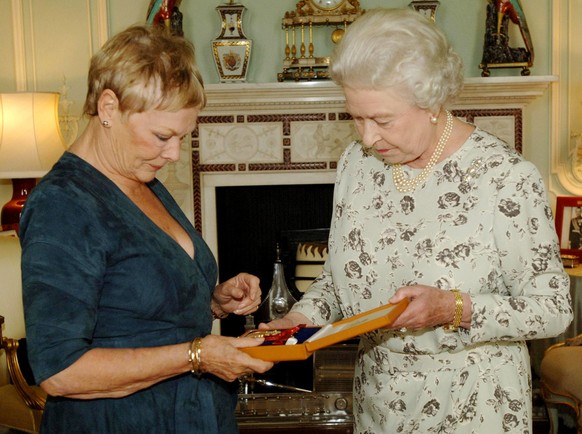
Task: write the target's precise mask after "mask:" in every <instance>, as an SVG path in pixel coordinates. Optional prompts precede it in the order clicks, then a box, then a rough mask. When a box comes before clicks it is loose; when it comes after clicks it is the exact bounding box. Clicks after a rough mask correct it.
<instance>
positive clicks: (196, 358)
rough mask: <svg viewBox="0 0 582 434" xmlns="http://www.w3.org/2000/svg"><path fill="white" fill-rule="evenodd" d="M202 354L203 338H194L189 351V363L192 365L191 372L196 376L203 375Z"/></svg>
mask: <svg viewBox="0 0 582 434" xmlns="http://www.w3.org/2000/svg"><path fill="white" fill-rule="evenodd" d="M201 353H202V338H194V339H193V340H192V342H190V348H189V349H188V362H190V364H191V365H192V368H191V369H190V372H192V373H193V374H194V375H200V374H202V370H201V369H200V354H201Z"/></svg>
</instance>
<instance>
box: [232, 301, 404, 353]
mask: <svg viewBox="0 0 582 434" xmlns="http://www.w3.org/2000/svg"><path fill="white" fill-rule="evenodd" d="M406 306H408V299H404V300H402V301H401V302H400V303H397V304H387V305H384V306H380V307H377V308H375V309H372V310H369V311H367V312H363V313H361V314H358V315H354V316H352V317H350V318H345V319H343V320H341V321H338V322H335V323H333V324H328V325H325V326H321V327H296V328H295V329H296V330H293V329H291V330H276V331H273V330H268V331H266V330H250V331H248V332H246V333H244V334H243V335H242V336H251V337H265V342H264V343H263V344H262V345H260V346H258V347H247V348H241V350H242V351H245V352H246V353H248V354H250V355H251V356H253V357H255V358H257V359H262V360H267V361H271V362H283V361H291V360H305V359H307V358H308V357H309V356H311V355H312V354H313V352H315V351H317V350H319V349H321V348H325V347H328V346H330V345H334V344H337V343H340V342H342V341H345V340H348V339H351V338H354V337H356V336H359V335H362V334H364V333H368V332H370V331H372V330H376V329H378V328H381V327H387V326H389V325H390V324H392V323H393V322H394V320H395V319H396V318H398V316H399V315H400V314H401V313H402V312H403V311H404V309H406ZM291 331H292V333H290V332H291ZM289 335H291V336H289Z"/></svg>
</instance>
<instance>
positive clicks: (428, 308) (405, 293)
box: [388, 285, 471, 330]
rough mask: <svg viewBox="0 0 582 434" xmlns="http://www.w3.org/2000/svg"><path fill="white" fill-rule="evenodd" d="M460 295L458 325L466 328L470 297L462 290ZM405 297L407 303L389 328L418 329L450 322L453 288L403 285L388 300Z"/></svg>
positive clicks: (452, 309)
mask: <svg viewBox="0 0 582 434" xmlns="http://www.w3.org/2000/svg"><path fill="white" fill-rule="evenodd" d="M461 296H462V297H463V316H462V322H461V327H465V328H468V327H470V314H471V300H470V298H469V295H468V294H464V293H461ZM404 298H408V300H409V304H408V306H407V307H406V309H405V310H404V312H402V314H400V316H399V317H398V318H396V320H395V321H394V323H392V325H391V326H390V328H395V329H399V328H404V329H407V330H418V329H422V328H426V327H438V326H441V325H445V324H451V323H452V322H453V319H454V314H455V295H454V294H453V292H452V291H447V290H443V289H439V288H435V287H432V286H427V285H411V286H403V287H402V288H399V289H398V290H397V291H396V293H395V294H394V295H393V296H392V298H390V300H388V301H389V302H390V303H394V304H395V303H398V302H399V301H402V300H403V299H404Z"/></svg>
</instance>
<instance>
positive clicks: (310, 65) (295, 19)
mask: <svg viewBox="0 0 582 434" xmlns="http://www.w3.org/2000/svg"><path fill="white" fill-rule="evenodd" d="M363 12H364V11H363V10H362V9H360V2H359V0H301V1H299V2H297V5H296V7H295V10H293V11H288V12H285V17H284V18H283V21H282V25H283V30H284V31H285V59H284V60H283V72H280V73H279V74H278V75H277V79H278V80H279V81H284V80H295V81H299V80H312V79H320V78H329V73H328V70H327V68H328V66H329V56H319V57H316V56H315V47H314V42H313V32H314V31H322V30H325V29H327V30H328V31H329V29H333V30H332V31H331V32H330V36H331V39H332V41H333V42H334V43H337V42H338V41H339V40H340V39H341V37H342V36H343V33H344V32H345V29H346V28H347V26H348V25H349V24H351V23H352V22H354V21H355V20H356V18H358V17H359V16H360V15H362V13H363Z"/></svg>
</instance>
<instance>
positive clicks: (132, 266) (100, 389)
mask: <svg viewBox="0 0 582 434" xmlns="http://www.w3.org/2000/svg"><path fill="white" fill-rule="evenodd" d="M88 81H89V89H88V95H87V100H86V103H85V109H84V111H85V114H86V115H88V116H89V123H88V125H87V128H86V129H85V130H84V132H83V133H82V134H81V135H80V137H79V138H78V139H77V140H76V141H75V143H73V145H72V146H71V147H70V149H69V150H68V151H67V152H65V154H64V155H63V156H62V157H61V159H60V160H59V161H58V162H57V164H56V165H55V166H54V168H53V169H52V170H51V172H49V173H48V174H47V175H46V176H45V178H43V180H42V181H41V182H40V183H39V185H38V186H37V187H35V189H34V191H33V192H32V194H31V197H30V199H29V200H28V202H27V204H26V207H25V210H24V213H23V215H22V219H21V226H20V228H21V229H20V237H21V243H22V249H23V250H22V275H23V291H24V304H25V318H26V332H27V339H28V348H29V357H30V362H31V365H32V368H33V371H34V375H35V379H36V381H37V383H38V384H40V385H41V387H42V388H43V389H44V390H46V392H47V393H48V394H49V398H48V400H47V404H46V408H45V412H44V415H43V422H42V427H41V432H49V433H108V434H110V433H124V434H128V433H140V434H142V433H204V434H209V433H217V434H218V433H221V434H222V433H231V432H237V431H238V430H237V426H236V420H235V416H234V408H235V405H236V393H235V392H236V391H235V389H236V388H235V387H234V384H233V383H232V382H233V381H234V380H235V379H236V378H238V377H239V376H241V375H245V374H249V373H252V372H265V371H266V370H268V369H270V368H271V367H272V364H271V363H269V362H264V361H261V360H258V359H254V358H251V357H250V356H248V355H247V354H246V353H244V352H242V351H240V350H239V349H238V348H240V347H244V346H253V345H257V344H259V343H260V341H257V340H255V339H253V338H246V339H242V338H241V339H236V338H230V337H224V336H218V335H214V334H211V327H212V319H213V317H223V316H225V315H227V314H230V313H234V314H240V315H246V314H249V313H252V312H254V311H255V310H256V309H257V307H258V305H259V303H260V288H259V282H258V279H257V278H256V277H254V276H251V275H249V274H244V273H242V274H240V275H238V276H236V277H234V278H232V279H230V280H228V281H226V282H224V283H222V284H219V285H216V281H217V266H216V262H215V259H214V258H213V256H212V253H211V252H210V250H209V248H208V246H207V245H206V244H205V243H204V241H203V240H202V238H201V237H200V235H199V234H198V233H197V232H196V231H195V229H194V228H193V227H192V225H191V223H190V222H189V221H188V219H187V218H186V216H185V215H184V214H183V213H182V211H181V210H180V208H179V207H178V205H177V204H176V202H175V201H174V200H173V199H172V197H171V196H170V194H169V193H168V191H167V190H166V189H165V188H164V186H163V185H162V184H161V183H160V182H159V181H157V180H156V178H155V175H156V172H157V171H158V170H160V169H161V168H162V167H163V166H164V165H165V164H167V163H170V162H173V161H176V160H177V159H178V156H179V150H180V142H181V141H182V138H183V137H184V136H186V135H188V134H189V133H190V132H192V130H194V128H195V126H196V121H197V117H198V113H199V112H200V110H202V108H203V107H204V105H205V103H206V99H205V95H204V88H203V84H202V79H201V77H200V74H199V72H198V69H197V67H196V64H195V60H194V49H193V47H192V45H191V44H190V43H189V42H188V41H186V40H185V39H183V38H180V37H173V36H170V35H167V34H163V33H161V32H160V31H156V30H154V29H152V28H149V27H141V26H135V27H132V28H129V29H127V30H125V31H124V32H121V33H120V34H118V35H116V36H115V37H113V38H112V39H111V40H110V41H108V42H107V43H106V44H105V46H104V47H103V49H102V50H101V51H100V52H99V53H97V54H96V55H95V56H94V57H93V59H92V62H91V67H90V71H89V80H88Z"/></svg>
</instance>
